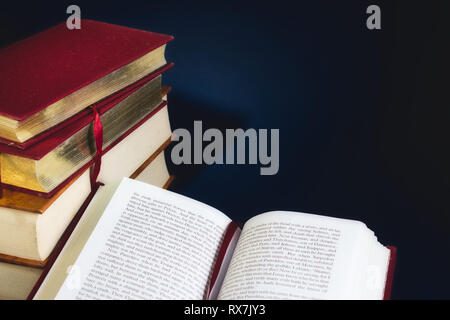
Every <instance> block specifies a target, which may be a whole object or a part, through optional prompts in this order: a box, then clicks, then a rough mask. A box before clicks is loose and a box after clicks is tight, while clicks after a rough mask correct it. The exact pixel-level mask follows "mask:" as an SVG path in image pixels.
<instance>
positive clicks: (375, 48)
mask: <svg viewBox="0 0 450 320" xmlns="http://www.w3.org/2000/svg"><path fill="white" fill-rule="evenodd" d="M74 3H75V4H78V5H79V6H80V7H81V10H82V17H83V18H90V19H96V20H101V21H105V22H110V23H115V24H121V25H126V26H130V27H136V28H140V29H145V30H150V31H154V32H159V33H165V34H171V35H173V36H175V40H174V41H173V42H172V43H170V44H169V46H168V48H167V54H166V57H167V58H168V60H170V61H173V62H175V68H173V69H172V70H171V71H169V72H168V73H167V75H166V76H165V78H164V82H165V83H166V84H169V85H171V86H172V87H173V91H172V92H171V94H170V95H169V110H170V116H171V120H172V126H173V129H175V128H178V127H184V128H188V129H190V130H192V128H193V121H194V120H202V121H203V126H204V127H205V128H206V127H215V128H220V129H222V130H224V129H225V128H239V127H240V128H244V129H247V128H256V129H258V128H268V129H270V128H279V129H280V170H279V173H278V174H277V175H275V176H260V175H259V166H257V165H233V166H232V165H214V166H203V165H197V166H194V165H192V166H179V167H175V166H173V165H172V166H171V170H172V172H173V173H174V174H175V175H176V176H177V179H176V182H175V183H174V185H173V190H175V191H177V192H180V193H182V194H184V195H187V196H190V197H193V198H195V199H198V200H200V201H203V202H205V203H207V204H210V205H212V206H214V207H216V208H218V209H220V210H222V211H223V212H224V213H226V214H228V215H229V216H231V217H232V218H233V219H235V220H241V221H245V220H247V219H248V218H250V217H252V216H254V215H256V214H258V213H261V212H264V211H269V210H278V209H282V210H295V211H303V212H311V213H317V214H324V215H330V216H336V217H343V218H352V219H358V220H361V221H363V222H365V223H366V224H367V225H368V227H369V228H371V229H372V230H374V231H375V233H376V235H377V236H378V238H379V240H380V242H382V243H383V244H386V245H387V244H392V245H396V246H397V247H398V265H397V270H396V275H395V283H394V288H393V295H392V297H393V298H449V297H450V293H449V290H448V288H449V287H450V276H449V274H448V272H449V270H450V258H449V252H450V241H449V234H450V233H449V227H450V218H449V217H450V212H449V207H450V206H449V200H448V199H449V178H450V172H449V168H448V167H449V163H450V162H449V160H450V156H449V152H448V151H447V150H448V144H449V141H448V139H449V137H450V135H449V133H450V132H449V126H448V125H447V123H448V120H449V116H450V112H449V103H448V96H447V91H448V84H449V81H448V74H449V63H448V61H447V60H448V57H449V50H448V48H447V47H446V45H445V43H446V42H448V39H449V32H448V31H449V28H448V26H447V25H446V21H445V18H446V17H445V14H446V13H448V12H449V11H448V5H446V4H445V2H444V1H331V0H330V1H295V2H292V3H291V2H285V1H271V2H267V3H264V2H261V1H258V2H244V1H226V2H223V3H219V2H215V1H204V2H199V1H185V2H175V1H143V2H137V1H121V2H118V3H114V2H103V3H101V2H96V3H95V4H94V3H92V2H91V1H77V2H74ZM373 3H376V4H379V5H380V6H381V9H382V30H381V31H369V30H367V28H366V27H365V22H366V14H365V10H366V8H367V6H368V5H369V4H373ZM69 4H72V2H66V1H59V2H57V3H54V4H53V3H49V2H45V1H39V2H35V3H33V4H24V3H22V2H20V3H19V2H15V3H9V4H6V5H5V4H2V8H1V13H0V18H1V19H0V25H1V29H0V40H1V43H0V44H1V45H6V44H9V43H11V42H13V41H16V40H18V39H21V38H23V37H26V36H28V35H31V34H33V33H36V32H38V31H41V30H43V29H45V28H47V27H50V26H52V25H54V24H57V23H59V22H61V21H63V20H65V19H66V17H67V15H66V13H65V10H66V8H67V6H68V5H69ZM0 76H1V75H0ZM168 159H170V158H168Z"/></svg>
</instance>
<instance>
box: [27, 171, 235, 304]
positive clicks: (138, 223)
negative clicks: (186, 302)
mask: <svg viewBox="0 0 450 320" xmlns="http://www.w3.org/2000/svg"><path fill="white" fill-rule="evenodd" d="M102 189H103V190H102ZM113 193H114V196H112V194H113ZM108 202H109V203H108ZM105 207H106V209H105ZM102 212H103V214H102ZM96 216H97V219H98V223H97V222H96V221H95V220H96V218H95V217H96ZM83 218H84V219H91V220H92V221H91V222H90V223H89V224H90V225H92V226H93V225H96V226H95V228H93V231H92V233H91V234H90V236H86V235H84V236H83V235H82V234H80V233H83V232H84V233H86V232H88V231H86V230H87V228H81V227H82V226H83V225H85V223H83V221H80V230H78V232H77V229H75V230H74V233H73V234H72V236H73V237H75V238H76V237H79V238H80V239H83V238H84V239H87V238H88V240H87V241H86V242H85V244H80V243H78V244H77V245H78V246H79V247H80V248H79V249H78V252H79V254H77V253H76V251H77V250H76V249H72V250H71V249H70V246H68V247H67V248H65V249H64V250H66V249H67V250H71V251H69V252H64V250H63V251H62V252H61V254H60V257H59V258H58V259H61V261H56V263H55V265H54V266H53V268H52V270H50V273H49V274H48V275H47V277H46V280H45V281H44V282H43V284H42V286H41V288H40V290H39V291H38V293H37V295H36V297H35V298H36V299H202V298H203V297H204V294H205V290H206V288H207V285H208V282H209V279H210V276H211V273H212V269H213V266H214V263H215V260H216V258H217V253H218V250H219V248H220V245H221V242H222V239H223V236H224V233H225V230H226V228H227V226H228V225H229V223H230V222H231V220H230V219H229V218H228V217H227V216H226V215H224V214H223V213H221V212H220V211H218V210H216V209H214V208H212V207H210V206H207V205H205V204H203V203H200V202H198V201H195V200H192V199H189V198H186V197H183V196H180V195H178V194H175V193H172V192H168V191H166V190H163V189H160V188H158V187H155V186H151V185H148V184H145V183H142V182H139V181H134V180H130V179H127V178H124V180H122V183H121V184H120V185H119V187H118V188H117V190H115V192H114V188H112V187H111V186H105V187H102V188H101V189H100V190H99V192H98V194H97V195H96V197H95V198H94V200H93V202H92V203H91V205H90V207H89V208H88V209H87V211H86V214H85V216H84V217H83ZM77 228H78V227H77ZM74 240H77V239H74ZM69 245H70V240H69ZM74 255H76V257H75V256H74ZM71 256H72V257H71ZM68 259H69V260H70V259H72V261H73V262H71V261H67V260H68ZM64 260H65V261H64ZM67 266H70V267H69V268H67ZM67 269H68V270H67Z"/></svg>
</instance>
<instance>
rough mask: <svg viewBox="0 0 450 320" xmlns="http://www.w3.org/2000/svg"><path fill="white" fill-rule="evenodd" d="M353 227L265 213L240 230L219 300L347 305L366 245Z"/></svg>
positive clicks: (357, 225) (361, 229)
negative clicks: (335, 301)
mask: <svg viewBox="0 0 450 320" xmlns="http://www.w3.org/2000/svg"><path fill="white" fill-rule="evenodd" d="M371 237H373V235H371V234H370V232H369V229H367V227H366V226H365V225H364V224H363V223H361V222H358V221H352V220H345V219H337V218H331V217H323V216H318V215H312V214H304V213H295V212H281V211H279V212H269V213H265V214H262V215H259V216H256V217H254V218H252V219H250V220H249V221H248V222H247V223H246V224H245V225H244V228H243V230H242V233H241V237H240V239H239V241H238V244H237V247H236V250H235V252H234V255H233V258H232V261H231V264H230V266H229V269H228V272H227V274H226V276H225V280H224V282H223V285H222V288H221V290H220V293H219V296H218V298H219V299H351V298H354V295H353V293H354V292H355V288H356V287H357V286H358V285H359V283H356V282H357V281H359V280H358V278H355V277H354V274H355V273H358V274H359V273H360V270H359V269H360V268H361V263H359V261H360V258H361V257H360V255H361V252H364V250H362V249H363V248H364V247H365V246H366V245H367V243H368V240H369V239H371Z"/></svg>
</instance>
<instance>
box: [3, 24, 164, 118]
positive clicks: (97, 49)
mask: <svg viewBox="0 0 450 320" xmlns="http://www.w3.org/2000/svg"><path fill="white" fill-rule="evenodd" d="M172 39H173V37H171V36H167V35H161V34H157V33H152V32H147V31H142V30H136V29H132V28H127V27H122V26H117V25H112V24H108V23H103V22H97V21H91V20H82V22H81V29H79V30H69V29H68V28H67V27H66V22H63V23H61V24H59V25H57V26H54V27H52V28H50V29H48V30H45V31H43V32H41V33H38V34H36V35H34V36H31V37H29V38H27V39H24V40H22V41H19V42H16V43H14V44H12V45H10V46H8V47H5V48H2V49H0V74H1V75H2V76H1V83H0V101H1V108H0V115H2V116H5V117H8V118H10V119H14V120H18V121H23V120H24V119H26V118H28V117H30V116H31V115H33V114H35V113H37V112H39V111H41V110H43V109H45V108H46V107H47V106H49V105H51V104H52V103H54V102H56V101H59V100H61V99H62V98H64V97H65V96H67V95H69V94H71V93H73V92H75V91H77V90H79V89H80V88H82V87H84V86H86V85H88V84H90V83H92V82H94V81H95V80H98V79H100V78H102V77H104V76H105V75H108V74H110V73H111V72H113V71H114V70H117V69H118V68H120V67H122V66H124V65H126V64H128V63H130V62H132V61H134V60H136V59H138V58H140V57H141V56H143V55H145V54H146V53H148V52H151V51H153V50H154V49H156V48H158V47H160V46H162V45H164V44H166V43H167V42H168V41H170V40H172Z"/></svg>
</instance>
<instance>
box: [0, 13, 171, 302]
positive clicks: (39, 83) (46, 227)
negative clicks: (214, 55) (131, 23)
mask: <svg viewBox="0 0 450 320" xmlns="http://www.w3.org/2000/svg"><path fill="white" fill-rule="evenodd" d="M172 39H173V38H172V37H171V36H166V35H161V34H156V33H151V32H146V31H141V30H136V29H132V28H127V27H122V26H116V25H111V24H107V23H102V22H96V21H90V20H82V22H81V29H79V30H69V29H67V27H66V24H65V22H64V23H62V24H59V25H57V26H55V27H52V28H50V29H48V30H46V31H43V32H41V33H39V34H37V35H34V36H32V37H30V38H27V39H24V40H22V41H19V42H17V43H14V44H12V45H10V46H8V47H5V48H2V49H0V75H1V79H0V173H1V176H0V177H1V182H0V191H1V199H0V299H1V298H3V299H24V298H26V296H27V295H28V293H29V291H30V290H31V288H32V287H33V285H34V283H35V282H36V280H37V279H38V277H39V276H40V274H41V273H42V270H43V268H44V267H45V266H46V264H47V263H48V261H49V259H51V258H52V252H56V251H55V247H57V245H58V241H60V239H61V238H62V235H63V234H64V232H65V231H66V232H67V228H68V226H70V224H71V222H73V221H74V217H77V216H79V215H80V214H82V212H83V210H84V209H85V208H86V206H88V204H89V200H90V199H91V198H92V196H93V194H94V193H95V191H96V189H97V186H98V185H99V183H104V184H108V183H112V182H113V181H117V180H120V179H121V178H122V177H131V178H135V179H138V180H141V181H144V182H147V183H151V184H154V185H156V186H160V187H167V186H168V185H169V184H170V182H171V179H172V177H171V176H170V175H169V173H168V170H167V167H166V163H165V159H164V152H163V151H164V149H165V147H166V146H167V145H168V144H169V143H170V139H171V135H172V132H171V128H170V122H169V116H168V110H167V93H168V92H169V89H170V88H169V87H166V86H163V85H162V80H161V78H162V73H163V72H164V71H166V70H167V69H169V68H170V67H171V66H172V64H171V63H167V62H166V59H165V57H164V52H165V47H166V44H167V42H169V41H170V40H172Z"/></svg>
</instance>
